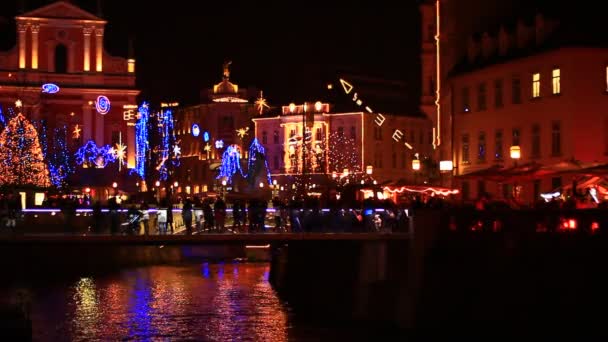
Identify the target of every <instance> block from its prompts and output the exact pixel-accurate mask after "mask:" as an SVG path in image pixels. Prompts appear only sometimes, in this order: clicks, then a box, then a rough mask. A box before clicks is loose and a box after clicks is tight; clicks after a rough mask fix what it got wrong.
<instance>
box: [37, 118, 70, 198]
mask: <svg viewBox="0 0 608 342" xmlns="http://www.w3.org/2000/svg"><path fill="white" fill-rule="evenodd" d="M43 127H44V126H43ZM48 162H49V173H50V176H51V183H53V185H54V186H56V187H58V188H62V187H64V186H66V185H67V184H66V180H67V177H68V176H69V175H70V174H72V173H74V167H73V166H72V162H71V158H70V154H69V153H68V148H67V129H66V127H65V126H63V127H61V128H55V130H54V134H53V146H52V150H51V153H50V155H49V156H48Z"/></svg>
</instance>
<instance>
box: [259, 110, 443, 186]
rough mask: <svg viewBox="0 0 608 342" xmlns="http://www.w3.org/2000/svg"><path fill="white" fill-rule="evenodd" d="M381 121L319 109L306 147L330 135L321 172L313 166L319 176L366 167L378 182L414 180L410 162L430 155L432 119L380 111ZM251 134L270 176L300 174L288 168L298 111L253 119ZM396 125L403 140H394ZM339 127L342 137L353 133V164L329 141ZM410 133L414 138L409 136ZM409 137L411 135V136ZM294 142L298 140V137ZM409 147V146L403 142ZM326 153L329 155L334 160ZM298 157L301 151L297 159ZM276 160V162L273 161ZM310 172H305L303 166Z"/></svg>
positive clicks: (298, 125)
mask: <svg viewBox="0 0 608 342" xmlns="http://www.w3.org/2000/svg"><path fill="white" fill-rule="evenodd" d="M383 117H384V118H385V121H384V122H383V123H382V125H381V127H380V126H379V125H378V124H377V121H378V118H377V117H375V116H374V115H373V114H368V113H364V112H355V113H324V114H317V115H315V126H314V127H313V130H312V138H311V140H312V141H311V146H312V147H313V149H314V146H315V145H316V144H317V143H318V142H319V143H321V146H323V143H324V142H325V141H327V140H325V139H327V138H328V137H329V141H330V143H329V144H328V146H327V152H326V155H327V156H328V164H327V167H326V168H325V170H317V172H318V173H319V174H320V176H321V175H323V174H325V173H326V174H327V175H331V174H332V173H333V172H336V173H338V174H340V173H342V171H343V168H348V169H349V172H353V171H354V172H359V173H364V172H365V170H366V167H367V166H368V165H371V166H372V167H373V178H374V179H376V181H377V182H385V181H389V180H390V181H397V180H405V181H409V182H414V181H415V173H414V172H413V170H412V163H411V160H412V159H413V158H414V154H415V153H419V158H421V159H422V158H424V157H428V156H430V154H431V153H432V146H431V140H430V137H429V136H430V132H431V122H430V121H429V120H427V119H424V118H414V117H407V116H398V115H388V114H383ZM254 122H255V132H256V137H257V138H258V140H259V141H260V142H261V143H262V144H263V145H264V146H265V147H266V151H267V159H268V162H269V166H270V167H271V173H272V174H273V177H275V176H276V177H282V176H286V175H290V174H293V173H299V172H300V171H299V169H296V170H293V169H291V168H290V160H289V146H290V144H289V135H290V131H291V130H292V129H295V130H296V133H297V134H298V135H300V134H301V132H302V116H301V115H278V116H274V117H265V118H256V119H254ZM316 128H321V129H322V137H323V140H321V141H318V140H317V139H316ZM396 129H399V130H400V131H402V132H404V136H403V138H404V139H400V141H395V139H393V135H394V132H395V130H396ZM340 130H342V132H343V134H344V137H346V138H350V137H351V136H353V137H354V146H355V151H356V153H355V154H356V156H355V157H354V158H353V160H355V162H354V163H352V166H348V167H345V163H344V162H343V160H342V158H344V156H346V155H348V154H346V153H341V152H340V151H341V150H344V149H345V147H344V146H342V145H340V144H341V143H336V142H334V140H335V139H334V138H335V137H336V136H338V133H337V132H339V131H340ZM274 131H277V132H278V140H276V141H275V140H274V133H273V132H274ZM264 132H266V134H267V137H268V138H267V139H266V141H267V143H264ZM412 135H413V136H412ZM412 137H413V139H412ZM298 141H299V140H298ZM405 141H408V143H409V144H410V145H411V146H412V149H409V148H407V147H406V146H405V144H404V142H405ZM330 156H334V157H333V158H332V157H330ZM297 158H298V159H297V160H298V161H300V160H301V158H302V157H301V155H298V157H297ZM275 159H276V160H278V161H279V165H278V167H277V165H275ZM308 172H310V170H308Z"/></svg>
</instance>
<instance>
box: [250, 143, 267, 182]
mask: <svg viewBox="0 0 608 342" xmlns="http://www.w3.org/2000/svg"><path fill="white" fill-rule="evenodd" d="M260 159H261V160H263V161H264V168H265V169H266V178H267V180H268V184H272V179H271V178H270V168H269V167H268V161H267V160H266V150H265V149H264V146H262V145H261V144H260V142H259V141H258V138H254V139H253V141H252V142H251V145H250V146H249V163H248V164H247V179H249V181H250V182H253V181H255V176H256V174H257V173H258V172H259V169H258V168H259V166H258V165H259V164H258V162H257V161H258V160H260Z"/></svg>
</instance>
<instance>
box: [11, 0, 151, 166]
mask: <svg viewBox="0 0 608 342" xmlns="http://www.w3.org/2000/svg"><path fill="white" fill-rule="evenodd" d="M16 21H17V26H18V29H17V44H16V46H15V47H14V48H13V49H11V50H9V51H5V52H0V70H1V71H0V105H1V106H2V108H3V111H4V112H5V113H6V112H7V109H8V108H14V107H15V102H16V100H18V99H19V100H21V101H22V102H23V108H21V109H20V111H21V112H22V113H23V114H24V115H26V117H27V118H28V119H30V120H33V121H38V120H44V122H45V123H46V125H47V132H48V137H49V144H50V143H51V142H52V139H53V130H54V128H57V127H62V126H64V125H65V126H66V128H67V130H68V145H69V146H70V148H71V149H72V152H73V151H75V149H77V148H78V147H80V146H82V143H83V142H86V141H87V140H89V139H93V140H95V142H96V144H97V145H104V144H113V143H117V142H118V141H116V139H114V138H113V137H116V134H115V132H120V133H121V135H122V142H123V144H125V145H126V146H127V164H128V165H127V166H128V167H134V166H135V153H136V151H135V130H134V127H133V124H134V122H135V119H136V118H135V116H134V117H133V118H131V119H129V120H125V117H124V116H123V106H124V105H134V104H136V96H137V95H138V94H139V91H138V90H136V89H135V88H134V87H135V74H134V73H133V71H134V70H132V71H129V70H128V63H129V61H128V60H127V59H125V58H121V57H114V56H111V55H109V54H108V53H107V52H105V50H104V48H103V38H104V37H103V34H104V27H105V24H106V22H105V21H104V20H103V19H100V18H97V17H95V16H94V15H92V14H90V13H87V12H85V11H83V10H82V9H80V8H78V7H76V6H74V5H72V4H70V3H66V2H56V3H52V4H50V5H47V6H44V7H42V8H39V9H36V10H33V11H31V12H28V13H25V14H23V15H21V16H18V17H17V18H16ZM85 38H86V40H85ZM85 41H88V45H89V46H88V47H89V48H88V54H89V58H88V62H89V66H88V70H87V68H85V46H86V44H85ZM58 44H62V45H64V46H65V47H66V49H67V51H66V52H67V54H66V70H65V72H59V71H60V70H56V68H55V66H56V64H55V59H56V57H57V56H56V55H55V52H56V46H57V45H58ZM132 63H133V65H134V61H132ZM45 83H54V84H56V85H58V86H59V88H60V91H59V92H58V93H56V94H45V93H42V92H41V86H42V85H43V84H45ZM100 95H104V96H107V97H108V98H109V100H110V103H111V108H110V111H109V112H108V113H107V114H105V115H102V114H99V113H97V111H96V109H95V101H96V99H97V97H98V96H100ZM16 110H19V109H16ZM76 125H78V126H79V128H80V129H81V132H80V137H79V138H78V139H75V138H72V137H73V136H75V135H74V134H73V133H72V132H73V131H74V129H75V128H76Z"/></svg>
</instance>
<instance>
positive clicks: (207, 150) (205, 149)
mask: <svg viewBox="0 0 608 342" xmlns="http://www.w3.org/2000/svg"><path fill="white" fill-rule="evenodd" d="M203 150H204V151H205V152H207V159H209V153H211V145H209V143H207V144H205V147H203Z"/></svg>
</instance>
